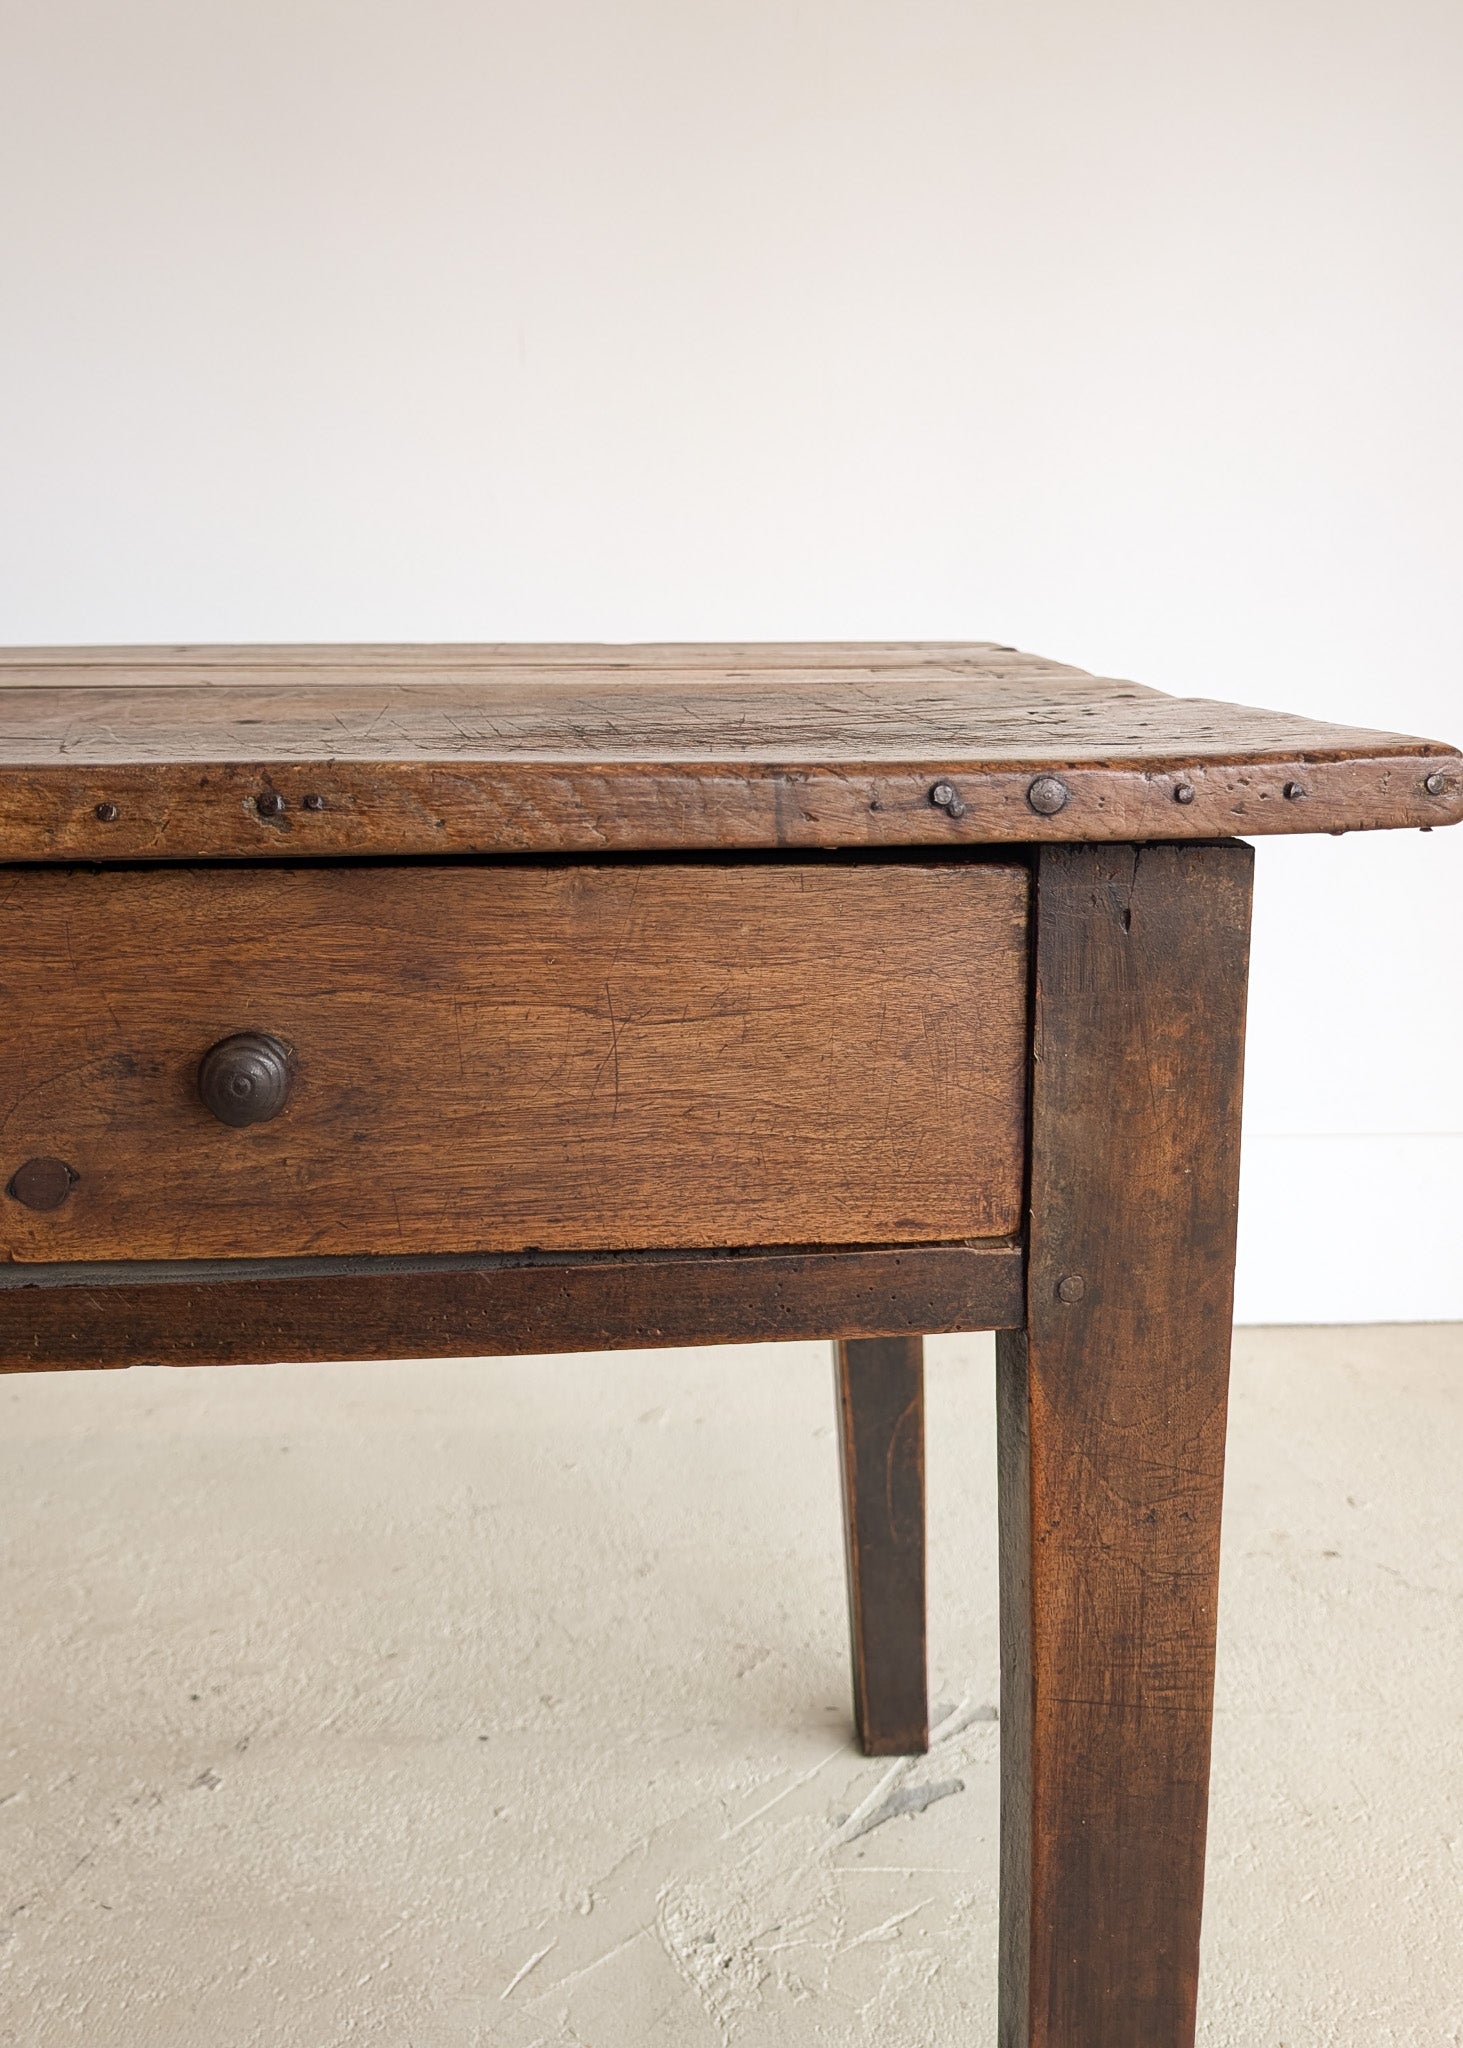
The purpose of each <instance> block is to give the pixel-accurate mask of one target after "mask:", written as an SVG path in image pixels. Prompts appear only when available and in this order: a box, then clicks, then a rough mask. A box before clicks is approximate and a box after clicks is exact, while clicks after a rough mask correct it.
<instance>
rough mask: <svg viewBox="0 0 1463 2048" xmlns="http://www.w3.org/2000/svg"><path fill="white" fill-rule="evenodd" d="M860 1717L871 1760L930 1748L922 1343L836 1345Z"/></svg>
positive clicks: (893, 1340)
mask: <svg viewBox="0 0 1463 2048" xmlns="http://www.w3.org/2000/svg"><path fill="white" fill-rule="evenodd" d="M835 1358H836V1366H837V1373H838V1414H839V1443H840V1448H841V1452H842V1470H843V1509H844V1534H845V1541H846V1549H847V1558H848V1607H849V1620H850V1623H851V1633H852V1637H853V1693H854V1715H855V1719H856V1721H857V1724H858V1736H859V1743H860V1745H861V1746H862V1748H863V1751H864V1754H865V1755H866V1756H910V1755H917V1754H919V1753H920V1752H921V1751H923V1750H926V1749H928V1748H929V1746H930V1710H929V1696H928V1691H927V1686H926V1678H925V1663H926V1654H925V1409H924V1400H925V1396H924V1346H923V1343H922V1342H921V1340H920V1338H919V1337H917V1336H916V1337H875V1338H871V1339H866V1338H848V1339H846V1340H844V1341H843V1342H841V1343H840V1344H838V1345H837V1346H836V1347H835Z"/></svg>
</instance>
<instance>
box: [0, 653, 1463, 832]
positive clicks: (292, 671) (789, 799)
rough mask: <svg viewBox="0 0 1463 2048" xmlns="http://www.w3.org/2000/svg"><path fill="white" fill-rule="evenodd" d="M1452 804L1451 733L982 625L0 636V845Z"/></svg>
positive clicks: (1006, 820)
mask: <svg viewBox="0 0 1463 2048" xmlns="http://www.w3.org/2000/svg"><path fill="white" fill-rule="evenodd" d="M1460 818H1463V759H1460V756H1459V754H1458V751H1457V750H1456V749H1455V748H1453V747H1449V746H1446V745H1444V744H1442V743H1440V742H1437V741H1432V740H1425V739H1418V738H1413V737H1409V736H1406V735H1400V734H1396V733H1386V732H1373V731H1368V730H1363V729H1358V728H1354V727H1349V726H1339V725H1327V724H1324V723H1320V722H1318V721H1316V720H1313V719H1307V718H1297V717H1291V716H1288V715H1286V714H1284V713H1281V712H1275V711H1263V710H1254V709H1250V708H1248V707H1245V706H1241V705H1234V704H1227V703H1220V702H1217V701H1213V700H1210V699H1207V698H1196V697H1173V696H1166V695H1164V694H1163V693H1162V692H1160V691H1157V690H1152V689H1147V688H1144V687H1143V686H1142V685H1140V684H1137V683H1130V682H1122V681H1116V680H1113V679H1112V678H1109V677H1104V676H1094V675H1089V674H1088V673H1087V672H1086V671H1085V670H1083V669H1078V668H1072V667H1069V666H1067V665H1065V664H1063V663H1060V662H1055V661H1047V660H1043V659H1041V658H1040V657H1039V656H1036V655H1031V654H1023V653H1020V652H1018V651H1017V650H1015V649H1014V648H1009V647H1001V646H996V645H994V644H993V643H987V642H962V643H928V644H924V643H909V644H892V643H882V642H880V643H859V644H837V643H831V644H817V645H811V644H781V645H778V644H763V645H748V646H740V645H720V646H704V645H696V646H691V645H683V646H676V645H662V646H638V647H630V646H600V647H596V646H553V647H547V646H545V647H540V646H448V645H442V646H402V647H391V646H350V647H344V646H342V647H326V646H301V647H247V646H238V647H181V646H180V647H165V648H158V647H148V648H125V647H120V648H15V649H10V650H6V651H0V859H11V860H57V859H67V860H74V859H84V860H112V859H119V860H121V859H126V860H133V859H139V858H144V859H145V858H161V859H180V860H187V859H206V858H213V857H223V858H236V857H239V856H253V857H256V858H257V857H273V858H279V857H281V856H285V857H300V856H306V857H308V856H340V855H349V854H373V855H397V854H399V855H414V854H424V853H425V854H431V853H438V854H461V853H535V852H561V853H562V852H570V853H572V852H585V853H603V852H613V851H632V850H637V849H642V850H650V849H662V850H677V849H687V850H690V849H702V850H708V849H718V848H721V849H728V850H736V849H756V848H779V847H782V848H809V849H812V848H819V847H827V848H832V847H860V846H870V847H877V846H927V847H928V846H951V845H962V844H964V845H973V844H983V843H990V844H1000V843H1009V842H1013V841H1014V842H1020V841H1031V840H1051V839H1065V840H1084V839H1085V840H1103V839H1204V838H1213V837H1217V836H1229V835H1236V834H1237V835H1243V836H1250V835H1253V834H1256V833H1275V832H1317V831H1327V832H1338V831H1360V830H1371V829H1375V828H1379V827H1388V826H1433V825H1443V824H1451V823H1455V822H1457V821H1458V820H1459V819H1460Z"/></svg>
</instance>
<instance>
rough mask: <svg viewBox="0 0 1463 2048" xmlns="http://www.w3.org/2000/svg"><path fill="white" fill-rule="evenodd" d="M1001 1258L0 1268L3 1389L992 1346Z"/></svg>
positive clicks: (482, 1259)
mask: <svg viewBox="0 0 1463 2048" xmlns="http://www.w3.org/2000/svg"><path fill="white" fill-rule="evenodd" d="M1022 1272H1023V1258H1022V1254H1021V1251H1020V1248H1019V1247H1018V1246H1016V1245H1012V1244H966V1245H913V1246H898V1247H886V1248H875V1249H865V1250H859V1251H802V1252H794V1251H769V1252H723V1253H698V1252H680V1253H666V1252H656V1253H587V1254H584V1255H580V1256H560V1257H555V1256H553V1255H549V1254H538V1255H534V1254H520V1255H517V1256H513V1257H508V1256H501V1255H499V1256H495V1255H493V1254H491V1253H488V1254H471V1253H469V1254H463V1255H457V1256H454V1255H445V1256H441V1257H432V1258H415V1259H413V1258H380V1259H332V1258H326V1259H278V1260H256V1259H229V1260H221V1261H218V1262H216V1263H213V1264H209V1263H206V1262H205V1263H202V1264H199V1263H195V1262H192V1261H189V1262H186V1263H183V1264H177V1265H156V1266H155V1265H148V1264H145V1263H139V1264H135V1265H114V1266H91V1265H78V1266H29V1267H18V1266H10V1267H3V1266H0V1371H7V1372H57V1371H71V1370H78V1369H90V1368H94V1367H100V1366H116V1367H126V1366H133V1365H235V1364H242V1363H260V1364H274V1363H278V1362H280V1361H284V1360H289V1361H304V1360H310V1359H337V1358H476V1357H489V1356H493V1357H503V1356H507V1355H509V1354H512V1353H517V1352H552V1351H613V1350H625V1349H628V1348H632V1347H633V1348H636V1349H638V1348H640V1347H642V1346H654V1345H664V1344H748V1343H759V1342H764V1341H772V1340H782V1341H787V1340H791V1339H794V1338H818V1337H827V1336H828V1335H829V1334H830V1333H831V1332H841V1333H843V1334H845V1335H847V1336H850V1337H860V1338H862V1337H878V1336H883V1335H886V1334H892V1335H895V1336H906V1335H908V1334H909V1333H912V1332H919V1331H926V1330H929V1331H934V1330H988V1329H995V1328H997V1327H998V1326H1002V1325H1009V1324H1012V1323H1018V1322H1019V1321H1020V1320H1021V1317H1022V1315H1023V1314H1024V1313H1025V1301H1024V1294H1023V1288H1022Z"/></svg>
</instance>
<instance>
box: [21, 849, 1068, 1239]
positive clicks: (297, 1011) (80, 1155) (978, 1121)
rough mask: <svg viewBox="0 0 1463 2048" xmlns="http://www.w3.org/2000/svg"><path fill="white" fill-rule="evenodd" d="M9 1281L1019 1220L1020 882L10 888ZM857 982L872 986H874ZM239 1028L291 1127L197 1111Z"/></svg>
mask: <svg viewBox="0 0 1463 2048" xmlns="http://www.w3.org/2000/svg"><path fill="white" fill-rule="evenodd" d="M0 882H3V886H0V1002H3V1004H4V1010H5V1016H6V1038H7V1047H6V1050H7V1057H6V1060H5V1063H4V1066H3V1069H0V1185H4V1184H5V1183H6V1182H7V1181H9V1180H10V1178H11V1176H12V1175H13V1174H14V1172H15V1171H16V1169H17V1168H18V1167H20V1166H21V1165H23V1163H24V1162H25V1161H26V1160H27V1159H29V1158H32V1157H36V1156H46V1157H52V1158H55V1159H58V1160H60V1161H63V1162H65V1164H66V1165H67V1166H69V1167H70V1168H71V1169H72V1170H73V1171H74V1172H75V1174H76V1175H77V1176H79V1177H78V1179H77V1181H76V1184H75V1186H74V1188H73V1190H72V1192H71V1193H70V1196H69V1198H68V1199H67V1200H65V1201H64V1203H63V1204H62V1205H61V1206H60V1207H58V1208H55V1209H52V1210H49V1211H47V1212H45V1213H41V1212H38V1211H36V1210H33V1209H30V1208H27V1207H25V1206H24V1205H23V1204H22V1203H21V1202H19V1201H17V1200H15V1199H9V1200H4V1199H0V1255H3V1256H6V1257H9V1258H12V1259H22V1260H48V1261H54V1260H64V1259H127V1258H199V1257H214V1256H218V1257H246V1256H261V1257H262V1256H292V1255H302V1254H307V1253H312V1252H315V1253H360V1252H381V1253H391V1252H415V1251H420V1252H444V1251H507V1250H519V1249H524V1248H533V1247H536V1248H539V1249H544V1250H564V1251H570V1250H581V1249H583V1250H588V1249H601V1250H612V1249H638V1248H651V1247H657V1248H665V1249H671V1248H675V1247H695V1246H713V1245H714V1246H736V1245H745V1246H751V1245H768V1244H800V1243H801V1244H818V1245H837V1244H887V1243H893V1242H906V1241H935V1240H952V1239H961V1238H985V1237H1000V1236H1009V1235H1011V1234H1012V1233H1013V1232H1014V1231H1015V1230H1016V1229H1017V1227H1018V1225H1019V1221H1020V1190H1021V1182H1022V1172H1023V1166H1022V1154H1023V1129H1022V1120H1023V1100H1024V1037H1025V1013H1026V950H1025V919H1026V898H1027V889H1028V875H1027V870H1026V869H1025V868H1024V867H1022V866H1011V865H1002V864H995V863H982V862H979V861H969V860H956V861H943V862H922V863H915V862H895V863H889V862H878V863H875V862H835V863H829V862H814V863H796V862H779V861H772V862H761V863H743V864H737V865H718V864H711V863H708V864H703V865H700V866H688V865H685V864H672V863H666V864H649V865H646V864H630V865H616V864H610V865H603V866H587V867H574V866H550V867H544V866H536V867H535V866H523V867H492V866H480V865H476V864H469V865H460V866H417V867H390V866H384V867H373V866H363V867H353V866H349V865H346V866H329V867H318V868H308V867H307V868H288V867H257V866H255V867H247V866H240V867H233V868H183V869H166V868H163V869H150V870H147V869H144V870H133V871H126V870H120V871H119V870H103V871H100V872H97V871H86V870H57V869H48V868H12V869H10V870H9V871H7V872H6V873H5V874H4V876H3V878H0ZM851 963H857V973H856V975H850V972H849V968H850V965H851ZM239 1032H257V1033H263V1034H266V1035H270V1036H273V1037H274V1038H276V1039H278V1040H280V1041H282V1042H283V1044H284V1045H285V1046H286V1047H288V1048H289V1050H290V1053H291V1057H292V1064H293V1070H294V1078H293V1083H292V1088H291V1092H290V1095H289V1100H288V1106H287V1107H286V1108H285V1110H284V1112H283V1114H281V1115H279V1116H278V1117H277V1118H276V1119H275V1120H274V1121H272V1122H267V1123H259V1124H254V1125H251V1126H250V1127H248V1128H246V1129H231V1128H228V1127H226V1126H225V1125H223V1124H221V1123H219V1122H218V1121H216V1120H215V1118H214V1117H212V1116H210V1115H209V1114H208V1113H207V1111H206V1110H205V1109H204V1108H203V1106H202V1104H201V1102H200V1100H199V1098H198V1090H197V1070H198V1063H199V1061H200V1059H201V1057H202V1056H203V1054H204V1053H205V1052H206V1051H208V1049H209V1048H210V1047H211V1046H213V1045H214V1044H215V1043H216V1042H217V1041H219V1040H221V1039H225V1038H228V1037H231V1036H232V1035H233V1034H235V1033H239Z"/></svg>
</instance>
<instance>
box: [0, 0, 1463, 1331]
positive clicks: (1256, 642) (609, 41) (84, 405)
mask: <svg viewBox="0 0 1463 2048" xmlns="http://www.w3.org/2000/svg"><path fill="white" fill-rule="evenodd" d="M1460 107H1463V10H1460V9H1459V7H1458V6H1457V4H1456V0H1374V4H1361V0H1327V4H1324V5H1323V4H1321V0H1223V4H1220V0H1212V4H1210V5H1209V6H1207V7H1205V6H1203V5H1197V6H1194V7H1189V8H1180V7H1175V6H1174V5H1172V0H1004V4H1001V5H995V4H991V0H986V4H978V0H977V4H973V0H877V4H875V0H863V4H860V0H678V4H671V0H512V4H507V0H44V4H43V0H0V180H3V188H0V189H3V194H4V198H3V216H0V448H3V459H0V639H3V640H6V641H11V642H14V641H45V640H60V641H87V640H129V639H135V640H172V639H180V638H185V639H268V638H277V639H346V638H374V639H392V638H403V639H440V638H447V639H472V638H492V639H513V638H525V639H532V638H556V639H568V638H584V639H616V638H652V639H654V638H677V639H681V638H687V639H688V638H696V637H704V638H715V637H723V636H725V637H733V636H734V637H738V638H756V637H766V638H789V639H790V638H797V637H800V636H802V637H809V638H834V637H848V638H857V637H860V636H868V637H878V638H885V637H888V638H892V637H899V636H907V637H915V638H955V637H959V636H962V635H965V636H969V637H974V638H992V639H996V640H1004V641H1013V642H1016V643H1018V644H1020V645H1022V646H1026V647H1031V648H1035V649H1037V650H1038V651H1040V652H1042V653H1047V654H1052V655H1055V656H1058V657H1061V658H1063V659H1066V660H1070V661H1076V662H1079V663H1081V664H1082V665H1084V666H1086V667H1092V668H1099V669H1103V670H1106V671H1108V672H1111V673H1116V674H1126V675H1132V676H1135V677H1137V678H1138V679H1139V680H1142V681H1145V682H1150V683H1154V684H1157V685H1158V686H1160V687H1162V688H1168V689H1172V690H1176V691H1181V692H1194V693H1204V694H1215V695H1220V696H1229V697H1234V698H1238V699H1240V700H1242V701H1243V700H1250V701H1256V702H1268V703H1271V704H1274V705H1276V706H1279V707H1282V708H1288V709H1293V710H1297V711H1308V712H1313V713H1318V714H1320V715H1323V716H1328V717H1333V718H1337V719H1350V720H1356V721H1358V722H1362V723H1373V724H1383V725H1390V726H1395V727H1397V728H1399V729H1402V730H1410V731H1414V732H1421V733H1423V734H1427V735H1429V736H1432V737H1442V738H1452V739H1454V740H1457V739H1460V738H1463V687H1460V680H1459V655H1460V643H1463V635H1460V630H1459V616H1458V614H1459V602H1458V589H1459V573H1458V572H1459V563H1460V554H1463V402H1460V392H1463V379H1460V376H1459V365H1460V361H1463V257H1460V251H1463V117H1460V113H1459V109H1460ZM1258 885H1259V902H1258V911H1257V916H1258V928H1257V935H1256V959H1255V981H1254V994H1253V1002H1252V1023H1251V1054H1250V1094H1249V1118H1248V1124H1247V1149H1246V1178H1245V1205H1244V1219H1243V1225H1242V1236H1243V1245H1242V1261H1241V1275H1240V1301H1239V1312H1240V1314H1241V1316H1242V1318H1245V1319H1248V1320H1252V1321H1253V1320H1298V1321H1304V1320H1321V1319H1325V1320H1352V1319H1381V1318H1432V1317H1463V1193H1460V1190H1463V1028H1460V1017H1463V1003H1460V996H1463V967H1460V958H1463V947H1460V944H1459V937H1460V931H1459V926H1460V909H1459V906H1460V902H1463V831H1458V832H1454V833H1436V834H1431V835H1429V836H1427V837H1421V836H1418V835H1417V834H1413V833H1409V834H1405V835H1393V836H1384V837H1377V838H1370V839H1363V838H1348V839H1344V840H1332V839H1325V838H1323V839H1319V840H1304V841H1296V842H1291V843H1284V842H1276V841H1270V842H1265V841H1262V842H1261V844H1260V856H1259V872H1258Z"/></svg>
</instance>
